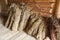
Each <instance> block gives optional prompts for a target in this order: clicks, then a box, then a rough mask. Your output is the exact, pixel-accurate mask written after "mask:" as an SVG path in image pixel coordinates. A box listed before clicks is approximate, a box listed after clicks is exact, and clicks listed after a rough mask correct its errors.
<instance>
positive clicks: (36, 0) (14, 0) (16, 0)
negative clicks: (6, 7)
mask: <svg viewBox="0 0 60 40" xmlns="http://www.w3.org/2000/svg"><path fill="white" fill-rule="evenodd" d="M10 2H16V3H20V2H28V3H30V2H33V3H34V2H55V0H8V3H10Z"/></svg>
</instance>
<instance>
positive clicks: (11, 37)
mask: <svg viewBox="0 0 60 40" xmlns="http://www.w3.org/2000/svg"><path fill="white" fill-rule="evenodd" d="M0 40H36V39H35V38H33V37H31V36H29V35H27V34H26V33H25V32H23V31H22V32H19V31H11V30H9V29H7V28H5V27H4V26H3V25H2V24H0Z"/></svg>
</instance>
